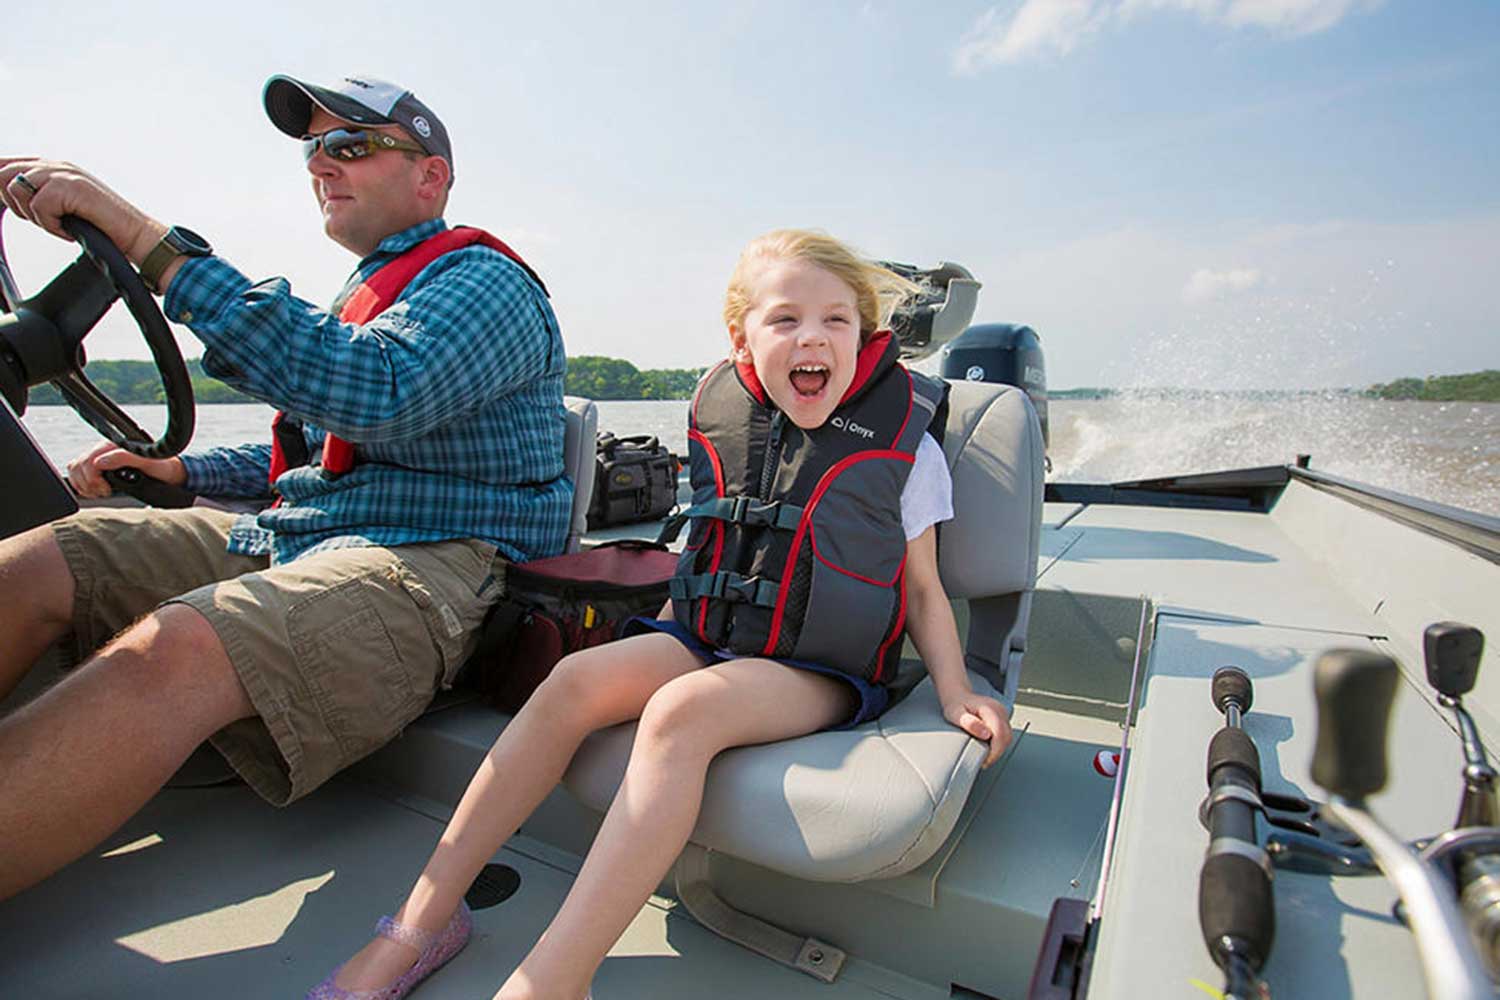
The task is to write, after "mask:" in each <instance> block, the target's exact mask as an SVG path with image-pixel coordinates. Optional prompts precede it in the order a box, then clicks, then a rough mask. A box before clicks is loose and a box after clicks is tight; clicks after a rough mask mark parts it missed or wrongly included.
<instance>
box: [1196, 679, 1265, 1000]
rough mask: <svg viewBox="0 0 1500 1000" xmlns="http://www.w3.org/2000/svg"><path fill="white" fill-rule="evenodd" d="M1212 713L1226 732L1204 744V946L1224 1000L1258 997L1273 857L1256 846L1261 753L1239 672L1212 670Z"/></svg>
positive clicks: (1247, 688)
mask: <svg viewBox="0 0 1500 1000" xmlns="http://www.w3.org/2000/svg"><path fill="white" fill-rule="evenodd" d="M1210 693H1211V695H1212V697H1213V703H1214V708H1215V709H1216V710H1218V711H1219V712H1222V713H1223V715H1224V726H1223V728H1221V729H1220V730H1219V731H1218V732H1217V733H1215V734H1214V737H1213V739H1212V740H1211V741H1210V742H1209V744H1208V798H1207V799H1206V800H1205V801H1204V804H1203V808H1202V810H1201V811H1200V816H1201V818H1203V819H1204V821H1205V825H1206V826H1207V827H1208V833H1209V840H1208V852H1207V855H1206V856H1205V857H1204V859H1203V869H1202V871H1201V872H1200V873H1199V876H1198V922H1199V924H1200V926H1201V927H1202V929H1203V943H1204V944H1205V945H1207V946H1208V953H1209V955H1211V956H1212V957H1213V960H1214V963H1215V964H1216V965H1218V967H1219V968H1220V969H1221V970H1222V971H1223V973H1224V1000H1252V998H1256V997H1259V996H1260V992H1261V991H1260V970H1261V967H1262V966H1264V965H1265V962H1266V958H1267V957H1268V956H1269V955H1270V953H1271V942H1272V940H1273V939H1274V938H1275V936H1276V908H1275V905H1274V902H1273V899H1272V895H1271V879H1272V869H1271V859H1270V857H1269V856H1268V855H1267V854H1266V852H1265V850H1264V849H1263V848H1262V847H1261V845H1260V838H1259V836H1258V831H1257V823H1258V817H1259V815H1260V814H1261V813H1262V812H1263V810H1264V807H1263V806H1262V804H1261V798H1260V754H1259V753H1258V752H1257V751H1256V749H1255V741H1254V740H1252V739H1251V738H1250V736H1249V734H1247V733H1246V732H1245V730H1244V727H1243V726H1242V725H1241V720H1242V719H1243V717H1244V715H1245V713H1246V712H1248V711H1250V704H1251V702H1252V701H1253V700H1254V691H1253V689H1252V686H1251V684H1250V677H1249V675H1248V674H1246V673H1245V672H1244V671H1243V670H1241V669H1239V668H1238V667H1220V668H1219V669H1218V670H1216V671H1214V677H1213V686H1212V688H1211V692H1210Z"/></svg>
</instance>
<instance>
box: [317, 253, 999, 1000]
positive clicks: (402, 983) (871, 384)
mask: <svg viewBox="0 0 1500 1000" xmlns="http://www.w3.org/2000/svg"><path fill="white" fill-rule="evenodd" d="M912 290H913V286H912V285H911V284H910V283H909V282H907V281H905V280H904V279H902V278H900V277H898V276H897V275H895V274H892V273H891V272H889V271H887V270H885V269H883V268H879V267H876V266H874V265H872V264H870V263H867V262H866V261H863V260H861V259H860V258H859V257H857V256H856V255H855V254H854V253H853V252H852V251H851V250H850V249H849V248H847V247H845V246H844V245H843V244H841V243H839V242H837V241H836V240H833V239H832V238H830V237H828V236H826V235H823V234H821V233H813V232H803V231H793V230H782V231H777V232H773V233H769V234H767V235H766V236H762V237H760V238H759V239H757V240H755V241H754V242H752V243H751V244H750V245H749V246H748V247H747V248H746V249H745V251H744V253H743V254H742V255H741V256H740V260H739V263H738V265H737V266H736V267H735V271H734V274H733V276H732V277H731V278H730V282H729V290H728V293H727V295H726V297H725V305H724V320H725V323H726V324H727V326H728V329H729V341H730V345H731V355H730V359H729V360H728V361H726V362H724V363H722V364H720V365H719V366H718V367H717V368H715V369H714V370H712V371H710V372H709V374H708V375H706V376H705V377H704V379H703V382H702V383H701V384H700V385H699V388H698V393H697V397H696V398H695V399H694V402H693V406H692V413H691V417H690V430H689V441H690V451H691V465H692V479H693V485H694V504H693V506H692V507H691V508H690V509H689V510H688V511H686V512H685V514H686V518H687V520H689V521H690V522H691V523H692V524H693V529H692V532H691V535H690V537H689V539H688V543H687V547H686V549H685V550H684V555H683V558H682V561H681V563H680V564H679V567H678V572H677V576H676V578H675V579H674V580H673V588H672V594H673V600H672V603H671V604H670V605H669V606H668V607H669V609H670V610H671V617H670V618H668V617H667V611H665V610H664V612H663V619H664V620H658V621H650V622H647V621H642V620H637V621H636V622H633V623H632V626H633V630H634V631H635V632H636V634H634V635H629V636H628V637H627V638H624V639H622V640H620V641H619V642H615V643H610V644H608V645H605V646H599V647H595V648H592V649H588V650H584V651H581V652H579V653H575V654H573V655H571V656H568V657H566V658H565V659H563V660H562V661H561V662H560V663H558V665H557V667H556V668H555V669H554V670H553V672H552V674H551V676H550V677H548V679H547V680H546V682H545V683H543V684H542V685H541V686H540V687H539V688H538V689H537V691H536V693H535V694H533V695H532V697H531V699H530V700H529V701H528V702H527V703H526V705H525V707H524V708H523V709H522V710H521V711H520V712H519V713H518V714H517V715H516V717H515V718H514V719H512V720H511V722H510V724H509V725H508V726H506V728H505V731H504V732H503V733H501V735H500V738H499V739H498V740H496V742H495V745H494V747H493V748H492V749H491V750H490V752H489V753H488V755H487V756H486V757H485V760H484V762H483V763H482V764H481V765H480V767H479V771H478V773H476V774H475V776H474V778H473V780H472V781H471V782H470V784H469V788H468V790H467V791H466V792H465V793H464V797H463V799H462V800H461V801H460V802H459V804H458V808H457V810H456V811H455V812H454V815H453V820H452V822H450V823H449V824H448V828H447V830H446V831H444V833H443V836H442V839H441V840H440V841H439V843H438V846H437V849H436V850H435V851H434V852H433V854H432V858H431V860H429V861H428V863H427V867H426V868H425V869H424V870H423V872H422V874H421V876H420V877H419V878H418V879H417V883H416V885H415V886H414V887H413V888H412V891H411V894H410V895H409V896H408V897H407V899H406V902H405V904H404V905H403V906H402V907H401V909H400V910H399V911H398V912H397V914H396V916H395V918H394V919H391V918H385V919H383V920H382V921H381V924H380V927H379V929H378V934H377V936H376V938H375V939H374V940H372V941H371V942H370V943H369V944H368V945H366V946H365V947H364V948H363V949H362V950H361V951H360V952H358V953H357V954H356V955H355V956H354V957H353V958H352V959H350V960H349V962H347V963H346V964H345V965H343V966H342V967H340V968H339V969H337V970H335V972H334V973H333V974H331V975H330V976H329V977H328V978H327V979H326V980H324V981H323V983H321V984H319V985H318V986H317V987H315V988H314V990H313V991H312V992H311V993H310V994H309V997H310V998H347V997H351V996H354V997H380V998H387V997H392V998H394V997H399V996H404V995H405V994H406V992H407V991H408V990H410V989H411V988H412V987H413V986H415V985H416V984H417V982H419V981H420V980H421V979H422V978H423V977H425V976H426V975H427V974H429V973H431V972H432V971H433V970H434V969H436V968H438V967H439V966H440V965H442V964H443V963H444V962H446V961H447V960H448V959H449V958H451V957H452V956H453V955H454V954H456V953H457V952H458V951H459V949H461V948H462V947H463V946H464V944H465V943H466V942H467V940H468V937H469V930H470V921H469V914H468V911H467V909H466V908H465V907H464V906H463V905H462V900H463V895H464V892H465V891H466V890H467V889H468V887H469V885H470V883H471V882H472V881H473V880H474V878H475V877H476V876H477V875H478V874H479V872H480V870H481V869H482V868H483V867H484V865H485V864H486V863H487V862H488V861H489V859H490V857H491V856H492V855H493V854H494V853H495V851H497V850H498V849H499V848H500V846H501V845H502V844H504V843H505V841H506V840H507V839H509V838H510V836H511V835H512V834H513V833H514V832H515V831H516V830H517V829H518V828H519V827H520V825H521V822H522V821H523V820H524V819H525V818H526V817H527V816H528V815H529V814H530V813H531V811H532V810H533V809H535V808H536V807H537V805H538V804H540V803H541V801H542V800H543V799H544V798H545V797H546V796H547V794H548V792H549V791H550V790H551V789H552V788H553V786H554V785H556V784H557V782H558V781H559V780H560V779H561V778H562V775H563V772H564V770H565V769H566V768H567V766H568V763H569V761H570V760H571V759H572V757H573V754H574V752H575V751H576V750H577V749H578V746H579V744H580V743H582V742H583V740H584V738H585V737H586V736H588V735H589V734H590V733H592V732H594V731H595V730H598V729H602V728H604V727H606V726H612V725H615V724H617V723H621V722H626V721H629V720H631V719H639V720H640V722H639V726H638V729H637V733H636V737H635V743H634V746H633V747H632V750H631V755H630V763H629V767H628V769H627V771H626V774H625V779H624V781H623V782H622V784H621V785H620V788H619V791H618V792H617V793H616V795H615V799H614V803H613V804H612V805H611V806H610V809H609V812H608V814H607V815H606V816H605V817H604V823H603V825H602V826H601V827H600V830H599V834H598V837H597V838H596V839H595V841H594V845H593V848H592V849H591V850H590V851H589V854H588V857H587V858H586V859H585V861H584V864H583V868H582V870H581V871H580V872H579V873H578V877H577V879H576V880H575V881H574V883H573V887H572V890H571V891H570V892H569V893H568V896H567V898H566V899H565V900H564V901H563V905H562V908H561V909H560V910H559V911H558V913H557V916H556V917H555V918H554V919H553V921H552V924H551V926H549V927H548V929H547V931H546V932H545V933H544V934H543V935H542V937H541V939H540V940H539V941H538V942H537V943H536V946H535V947H534V948H533V949H532V950H531V953H530V954H529V955H527V956H526V959H525V960H524V961H523V962H522V963H521V965H520V966H519V967H518V968H517V969H516V970H515V971H514V972H512V973H511V975H510V978H509V979H507V980H506V981H505V983H504V985H503V986H501V988H500V991H499V992H498V993H497V994H495V996H496V998H497V1000H522V998H526V1000H541V998H547V1000H553V998H556V1000H580V998H583V997H586V995H587V994H588V990H589V983H590V981H591V980H592V978H593V975H594V971H595V970H596V969H597V968H598V966H599V964H600V963H601V962H602V961H603V960H604V956H605V954H606V953H607V952H608V951H609V949H610V947H611V946H612V945H613V944H614V942H615V940H616V939H617V938H618V937H619V936H620V935H621V933H623V932H624V930H625V928H626V926H627V925H628V924H629V923H630V921H631V920H632V919H633V918H634V916H635V914H636V912H637V911H638V910H639V909H640V907H641V905H642V904H643V903H644V902H645V901H646V899H647V897H648V896H649V895H650V894H651V892H652V891H653V890H655V888H656V886H657V885H658V884H659V883H660V882H661V880H662V878H663V876H664V875H665V874H666V873H667V871H668V869H669V868H670V866H671V864H672V862H673V860H674V859H675V858H676V857H677V855H678V853H679V852H680V851H681V850H682V848H683V846H684V845H685V844H686V842H687V839H688V836H689V834H690V833H691V832H692V829H693V826H694V823H695V822H696V819H697V815H698V809H699V806H700V804H701V801H702V797H703V783H704V775H705V772H706V771H707V769H708V765H709V762H710V761H712V760H713V758H714V756H715V755H716V754H718V753H719V752H720V751H722V750H727V749H729V748H731V747H737V746H745V745H747V744H753V743H768V742H771V741H774V740H785V739H791V738H793V737H797V736H802V735H805V734H807V733H812V732H816V731H818V730H821V729H826V728H832V727H841V726H850V725H855V724H858V723H860V722H864V721H866V720H868V719H870V718H873V717H874V716H876V715H878V714H879V713H880V712H881V711H882V710H883V709H884V707H885V704H886V689H885V686H884V682H885V681H887V680H889V675H890V673H891V670H892V669H893V666H894V664H895V661H896V658H897V657H898V656H899V654H900V647H901V642H900V638H901V635H902V631H903V625H904V629H905V630H906V631H909V632H910V633H911V637H912V639H913V641H914V642H915V643H916V646H917V649H918V651H919V652H920V653H921V654H922V659H923V661H924V662H925V663H926V665H927V669H928V671H929V672H930V674H931V675H932V678H933V682H934V683H935V685H936V686H937V692H938V695H939V697H940V698H941V700H942V705H943V714H944V716H945V717H946V718H947V719H948V721H949V722H951V723H953V724H954V725H955V726H958V727H960V728H961V729H963V730H964V731H965V732H967V733H969V734H970V735H971V736H973V737H974V738H975V739H978V740H983V741H988V743H989V752H988V755H987V756H986V759H985V762H984V763H985V766H989V765H990V764H991V763H993V762H994V761H995V760H996V759H997V758H998V757H999V756H1000V754H1001V752H1002V751H1004V749H1005V747H1006V745H1007V744H1008V743H1009V742H1010V738H1011V732H1010V723H1009V719H1008V716H1007V712H1006V709H1005V707H1004V706H1003V705H1002V704H1000V703H999V702H998V701H996V700H994V699H993V698H989V697H986V696H983V695H979V694H976V693H974V692H973V691H972V690H971V689H970V687H969V683H968V675H967V673H966V672H965V670H964V664H963V652H962V649H961V647H960V644H959V640H958V634H957V630H956V629H955V627H954V622H953V615H952V611H951V608H950V607H949V604H948V599H947V596H946V595H945V594H944V592H943V587H942V584H941V582H940V581H939V579H938V570H937V556H936V552H937V549H936V540H935V536H934V529H933V525H934V524H936V523H937V522H938V521H940V520H945V519H947V518H950V517H952V516H953V515H952V500H951V492H952V484H951V482H950V480H949V478H948V470H947V465H946V463H945V462H944V460H943V454H942V450H941V448H940V447H939V446H938V444H937V443H936V441H934V440H933V438H932V437H931V436H930V435H928V434H927V433H925V428H926V426H927V423H928V421H929V420H930V419H931V417H932V416H933V412H934V408H935V404H936V403H938V402H940V401H941V391H940V385H939V384H938V383H936V382H935V381H934V380H930V379H924V378H923V377H921V376H913V375H911V374H910V373H909V372H907V371H906V369H904V368H902V367H901V366H900V365H899V364H897V363H896V353H897V347H896V345H895V343H894V338H893V337H892V336H891V335H890V334H889V333H888V332H885V331H884V330H883V328H884V326H885V325H886V324H887V323H888V322H889V320H890V317H891V313H892V311H893V310H894V309H895V306H896V305H897V304H898V303H899V302H900V301H901V299H903V298H904V297H905V296H907V295H909V294H910V293H911V291H912ZM736 497H738V498H739V500H738V502H736V500H735V499H733V498H736ZM903 577H904V580H903ZM903 587H904V592H903ZM903 596H904V600H903ZM363 991H373V992H363Z"/></svg>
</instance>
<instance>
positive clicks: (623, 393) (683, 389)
mask: <svg viewBox="0 0 1500 1000" xmlns="http://www.w3.org/2000/svg"><path fill="white" fill-rule="evenodd" d="M187 369H188V374H189V375H190V376H192V379H193V396H194V398H195V399H196V400H197V401H198V402H199V403H253V402H255V400H254V399H252V398H251V397H249V396H247V395H245V394H244V393H242V392H237V391H236V390H234V389H231V388H229V386H227V385H225V384H224V383H223V382H220V381H219V380H218V379H215V378H212V377H211V376H208V375H205V374H204V373H203V360H202V359H201V358H189V359H188V361H187ZM85 374H86V375H88V378H89V381H91V382H93V383H94V384H95V385H96V386H98V387H99V389H100V391H102V392H103V393H104V394H105V395H106V396H108V397H109V398H110V399H113V400H114V401H115V402H117V403H121V404H124V405H126V406H134V405H139V404H150V403H164V402H166V393H165V391H164V390H163V389H162V386H161V376H160V375H159V374H157V371H156V365H155V364H153V363H152V362H150V361H91V362H89V366H88V369H87V370H86V372H85ZM702 376H703V369H702V368H657V369H649V370H647V371H641V370H639V369H638V368H636V366H635V365H633V364H631V363H630V362H629V361H623V360H621V359H619V358H602V357H597V356H592V355H587V354H585V355H581V356H579V357H576V358H569V359H568V373H567V376H566V377H565V378H564V380H563V386H564V390H563V391H565V392H567V393H568V394H569V395H571V396H587V397H588V398H590V399H688V398H689V397H691V396H692V394H693V388H694V387H695V386H696V385H697V384H698V379H699V378H701V377H702ZM62 401H63V399H62V396H61V395H60V394H59V393H58V391H57V390H56V389H54V388H53V387H52V386H51V385H41V386H37V387H36V388H34V389H32V390H31V400H30V405H31V406H52V405H55V404H59V403H61V402H62Z"/></svg>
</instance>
